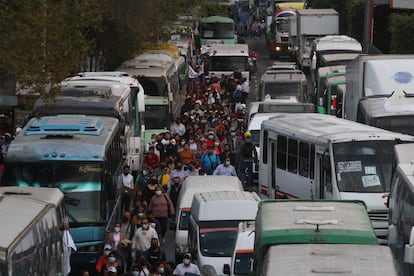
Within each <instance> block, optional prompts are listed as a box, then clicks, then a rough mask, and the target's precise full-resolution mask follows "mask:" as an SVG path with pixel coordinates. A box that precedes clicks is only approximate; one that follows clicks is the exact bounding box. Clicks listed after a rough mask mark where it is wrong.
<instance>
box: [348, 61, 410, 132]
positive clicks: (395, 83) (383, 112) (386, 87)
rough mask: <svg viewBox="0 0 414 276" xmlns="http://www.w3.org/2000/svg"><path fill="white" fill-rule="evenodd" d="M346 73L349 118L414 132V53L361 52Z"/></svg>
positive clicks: (398, 130) (391, 128) (377, 125)
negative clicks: (382, 53) (385, 53)
mask: <svg viewBox="0 0 414 276" xmlns="http://www.w3.org/2000/svg"><path fill="white" fill-rule="evenodd" d="M346 74H347V78H346V93H345V102H344V103H343V104H344V117H345V118H346V119H348V120H352V121H356V122H360V123H364V124H368V125H373V126H376V127H380V128H385V129H388V130H392V131H397V132H403V133H408V134H413V133H414V129H413V127H412V119H413V118H414V101H413V97H414V81H413V79H414V77H413V76H414V55H375V56H371V55H360V56H359V57H358V58H356V59H355V60H354V61H353V62H351V63H349V64H348V65H347V67H346Z"/></svg>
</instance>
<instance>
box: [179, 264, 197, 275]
mask: <svg viewBox="0 0 414 276" xmlns="http://www.w3.org/2000/svg"><path fill="white" fill-rule="evenodd" d="M187 272H188V273H194V274H197V275H200V274H201V273H200V270H199V269H198V267H197V266H196V265H195V264H193V263H190V265H189V266H185V265H184V264H183V263H181V264H179V265H177V267H176V268H175V269H174V272H173V274H174V275H178V276H184V274H185V273H187Z"/></svg>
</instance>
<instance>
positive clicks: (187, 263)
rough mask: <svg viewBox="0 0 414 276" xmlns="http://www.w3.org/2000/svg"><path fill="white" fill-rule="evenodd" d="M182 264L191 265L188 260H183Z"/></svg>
mask: <svg viewBox="0 0 414 276" xmlns="http://www.w3.org/2000/svg"><path fill="white" fill-rule="evenodd" d="M183 263H184V264H185V265H189V264H190V263H191V261H190V259H184V260H183Z"/></svg>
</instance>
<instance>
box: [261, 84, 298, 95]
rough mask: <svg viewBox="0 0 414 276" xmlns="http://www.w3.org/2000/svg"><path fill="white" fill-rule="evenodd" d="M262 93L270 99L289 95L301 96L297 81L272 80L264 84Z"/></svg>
mask: <svg viewBox="0 0 414 276" xmlns="http://www.w3.org/2000/svg"><path fill="white" fill-rule="evenodd" d="M264 95H265V96H266V95H269V96H270V98H271V99H283V98H289V97H298V99H300V98H302V97H301V85H300V83H297V82H290V83H289V82H274V83H266V84H265V85H264Z"/></svg>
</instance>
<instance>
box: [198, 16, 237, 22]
mask: <svg viewBox="0 0 414 276" xmlns="http://www.w3.org/2000/svg"><path fill="white" fill-rule="evenodd" d="M200 22H201V23H233V22H234V20H233V19H231V18H230V17H224V16H209V17H203V18H200Z"/></svg>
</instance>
